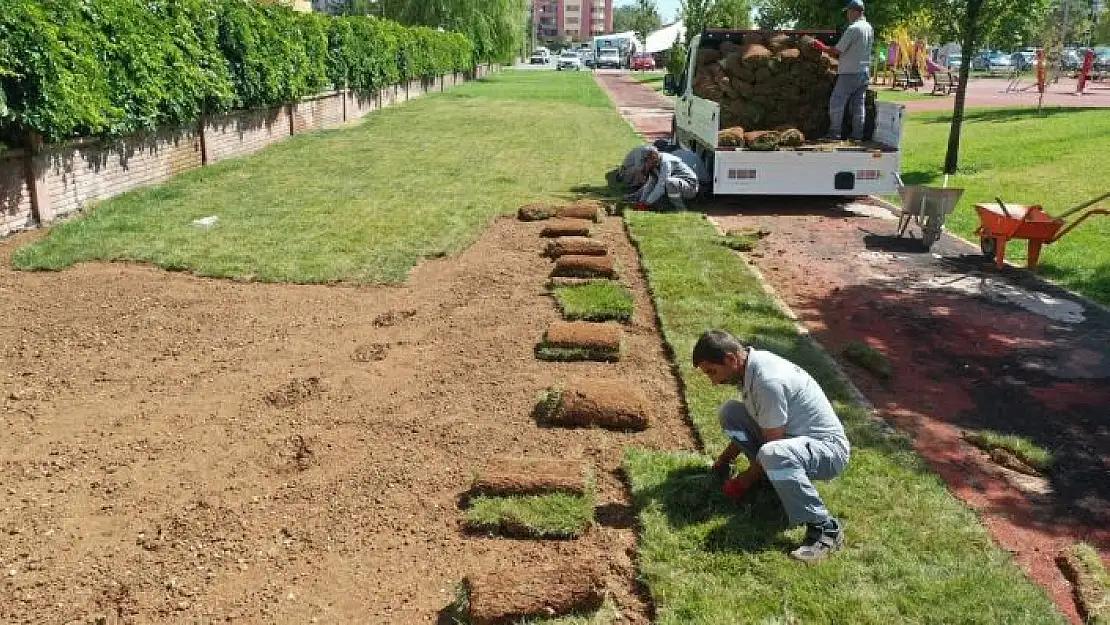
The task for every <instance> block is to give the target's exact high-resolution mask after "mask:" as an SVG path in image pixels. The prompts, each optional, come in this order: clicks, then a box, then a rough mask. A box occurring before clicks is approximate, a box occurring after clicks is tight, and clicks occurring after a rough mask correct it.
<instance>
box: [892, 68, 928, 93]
mask: <svg viewBox="0 0 1110 625" xmlns="http://www.w3.org/2000/svg"><path fill="white" fill-rule="evenodd" d="M924 86H925V81H924V80H922V79H921V74H920V73H918V71H917V70H916V69H914V70H912V71H911V70H905V69H897V70H894V82H893V83H891V85H890V88H891V89H899V88H901V89H911V88H912V89H913V90H915V91H916V90H917V88H918V87H924Z"/></svg>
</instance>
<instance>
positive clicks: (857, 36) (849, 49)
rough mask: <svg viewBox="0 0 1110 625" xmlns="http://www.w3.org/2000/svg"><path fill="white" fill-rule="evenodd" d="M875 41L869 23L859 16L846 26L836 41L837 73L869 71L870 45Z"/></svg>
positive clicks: (873, 32)
mask: <svg viewBox="0 0 1110 625" xmlns="http://www.w3.org/2000/svg"><path fill="white" fill-rule="evenodd" d="M874 43H875V31H873V30H872V29H871V24H868V23H867V20H866V19H864V18H863V17H860V18H859V19H858V20H856V21H854V22H852V24H851V25H850V26H848V30H845V31H844V34H843V35H842V36H841V37H840V41H838V42H836V49H837V50H840V66H839V68H838V69H837V70H836V71H837V73H839V74H858V73H860V72H870V71H871V47H872V46H873V45H874Z"/></svg>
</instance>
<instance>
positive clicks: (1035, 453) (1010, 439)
mask: <svg viewBox="0 0 1110 625" xmlns="http://www.w3.org/2000/svg"><path fill="white" fill-rule="evenodd" d="M963 438H964V440H966V441H967V442H969V443H971V444H972V445H975V446H976V447H978V448H980V449H982V450H983V451H985V452H987V453H988V454H990V456H991V459H992V460H994V461H995V462H997V463H998V464H1001V465H1002V466H1005V467H1007V468H1010V469H1013V470H1015V471H1020V472H1021V473H1026V474H1028V475H1038V474H1041V473H1047V472H1048V471H1049V470H1051V469H1052V452H1051V451H1048V450H1047V449H1044V448H1042V447H1039V446H1037V444H1036V443H1034V442H1032V441H1030V440H1029V439H1027V438H1023V437H1021V436H1017V435H1015V434H1002V433H1000V432H995V431H993V430H979V431H965V432H964V433H963Z"/></svg>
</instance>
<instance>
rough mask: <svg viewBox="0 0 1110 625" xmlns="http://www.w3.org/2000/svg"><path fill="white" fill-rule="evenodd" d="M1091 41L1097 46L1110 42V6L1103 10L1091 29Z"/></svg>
mask: <svg viewBox="0 0 1110 625" xmlns="http://www.w3.org/2000/svg"><path fill="white" fill-rule="evenodd" d="M1091 43H1092V44H1094V45H1096V46H1098V45H1107V44H1110V8H1108V9H1106V10H1105V11H1103V12H1102V15H1101V16H1099V19H1098V21H1097V22H1096V23H1095V25H1094V28H1092V29H1091Z"/></svg>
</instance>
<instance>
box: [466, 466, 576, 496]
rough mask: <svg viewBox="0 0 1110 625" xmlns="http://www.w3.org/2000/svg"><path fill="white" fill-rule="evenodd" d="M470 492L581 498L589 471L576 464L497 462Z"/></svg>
mask: <svg viewBox="0 0 1110 625" xmlns="http://www.w3.org/2000/svg"><path fill="white" fill-rule="evenodd" d="M470 490H471V493H472V494H474V495H542V494H544V493H574V494H577V495H581V494H582V493H585V492H586V471H585V467H584V466H583V465H582V463H581V462H577V461H574V460H554V459H540V458H494V459H493V460H492V461H491V462H490V463H489V464H488V465H487V466H486V467H485V468H484V469H482V471H481V472H480V473H479V474H478V475H477V476H476V477H475V478H474V486H473V487H472V488H471V489H470Z"/></svg>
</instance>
